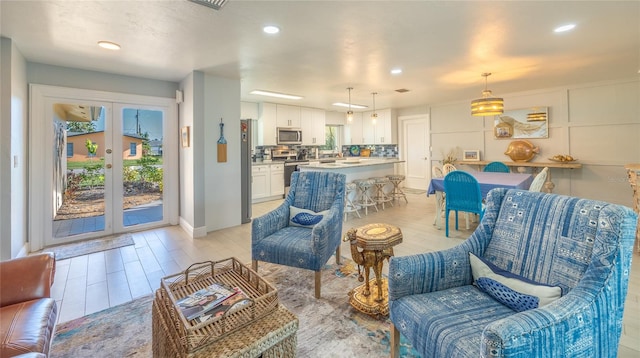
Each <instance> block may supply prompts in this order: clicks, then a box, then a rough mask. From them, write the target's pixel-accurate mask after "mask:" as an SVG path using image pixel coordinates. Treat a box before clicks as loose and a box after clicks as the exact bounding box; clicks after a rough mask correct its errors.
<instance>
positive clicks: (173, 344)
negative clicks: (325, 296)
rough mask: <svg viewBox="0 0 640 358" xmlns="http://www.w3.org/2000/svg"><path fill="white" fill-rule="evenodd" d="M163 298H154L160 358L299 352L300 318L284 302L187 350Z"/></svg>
mask: <svg viewBox="0 0 640 358" xmlns="http://www.w3.org/2000/svg"><path fill="white" fill-rule="evenodd" d="M161 300H162V298H160V297H159V295H158V293H156V299H155V300H154V301H153V310H152V315H153V318H152V319H153V356H154V357H156V358H165V357H172V358H173V357H176V358H178V357H179V358H204V357H225V358H226V357H228V358H254V357H264V358H285V357H295V356H296V345H297V336H296V332H297V331H298V318H297V317H296V316H295V315H294V314H293V313H291V312H290V311H289V310H287V309H286V308H284V307H283V306H279V307H278V309H277V310H276V311H274V312H271V313H270V314H268V315H266V316H264V317H262V318H260V319H258V320H256V321H254V322H253V323H251V324H249V325H247V326H245V327H243V328H242V329H239V330H236V331H235V332H233V333H231V334H228V335H226V336H224V337H223V338H220V339H218V340H215V341H213V342H210V343H209V344H207V345H204V346H201V347H199V348H198V349H197V350H194V351H191V352H187V351H186V349H185V347H184V346H183V345H181V344H180V343H179V337H178V336H177V334H176V333H177V331H176V330H175V326H174V324H175V322H172V321H171V317H170V316H169V314H168V312H167V310H166V309H163V307H164V306H163V305H162V302H161Z"/></svg>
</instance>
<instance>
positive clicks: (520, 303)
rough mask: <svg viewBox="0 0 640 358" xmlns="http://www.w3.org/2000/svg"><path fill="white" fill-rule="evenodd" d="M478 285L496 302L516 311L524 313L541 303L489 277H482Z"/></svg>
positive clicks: (477, 282)
mask: <svg viewBox="0 0 640 358" xmlns="http://www.w3.org/2000/svg"><path fill="white" fill-rule="evenodd" d="M476 285H477V286H478V288H479V289H481V290H483V291H484V292H486V293H487V294H488V295H489V296H491V297H493V298H494V299H495V300H496V301H498V302H500V303H502V304H503V305H505V306H507V307H509V308H511V309H512V310H514V311H517V312H523V311H526V310H530V309H534V308H538V303H539V301H540V300H539V299H538V297H536V296H530V295H525V294H523V293H520V292H518V291H514V290H512V289H510V288H509V287H507V286H505V285H503V284H501V283H500V282H498V281H496V280H492V279H490V278H488V277H480V278H479V279H478V280H476Z"/></svg>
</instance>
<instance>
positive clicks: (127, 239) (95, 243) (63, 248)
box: [44, 234, 135, 260]
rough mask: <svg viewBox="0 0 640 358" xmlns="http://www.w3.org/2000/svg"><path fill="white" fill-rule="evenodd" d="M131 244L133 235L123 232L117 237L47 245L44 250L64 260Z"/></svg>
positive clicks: (57, 258)
mask: <svg viewBox="0 0 640 358" xmlns="http://www.w3.org/2000/svg"><path fill="white" fill-rule="evenodd" d="M133 244H135V243H134V241H133V237H132V236H131V235H130V234H124V235H121V236H118V237H105V238H101V239H95V240H89V241H82V242H77V243H73V244H68V245H60V246H54V247H49V248H46V249H45V250H44V251H49V252H53V253H54V254H55V255H56V260H64V259H69V258H72V257H76V256H81V255H88V254H92V253H94V252H99V251H105V250H111V249H117V248H119V247H123V246H128V245H133Z"/></svg>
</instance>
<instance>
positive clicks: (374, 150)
mask: <svg viewBox="0 0 640 358" xmlns="http://www.w3.org/2000/svg"><path fill="white" fill-rule="evenodd" d="M351 147H358V150H353V152H355V153H357V152H360V151H362V149H369V150H370V151H371V154H370V155H369V156H370V157H377V158H397V157H398V145H396V144H387V145H343V146H342V155H343V156H345V157H352V156H353V155H352V150H351Z"/></svg>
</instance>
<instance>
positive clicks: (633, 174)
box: [624, 163, 640, 252]
mask: <svg viewBox="0 0 640 358" xmlns="http://www.w3.org/2000/svg"><path fill="white" fill-rule="evenodd" d="M624 168H625V169H627V174H628V175H629V184H631V189H632V190H633V210H634V211H635V212H636V213H638V214H639V215H640V188H638V177H639V176H640V163H637V164H627V165H625V166H624ZM639 241H640V218H639V219H638V227H637V228H636V242H635V245H634V246H635V251H636V252H640V242H639Z"/></svg>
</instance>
